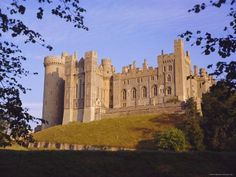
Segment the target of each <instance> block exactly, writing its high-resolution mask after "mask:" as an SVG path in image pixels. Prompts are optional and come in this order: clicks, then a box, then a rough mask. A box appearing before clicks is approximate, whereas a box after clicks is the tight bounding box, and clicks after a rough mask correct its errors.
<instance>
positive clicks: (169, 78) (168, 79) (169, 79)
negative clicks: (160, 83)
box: [167, 74, 171, 82]
mask: <svg viewBox="0 0 236 177" xmlns="http://www.w3.org/2000/svg"><path fill="white" fill-rule="evenodd" d="M167 81H168V82H171V76H170V75H169V74H168V75H167Z"/></svg>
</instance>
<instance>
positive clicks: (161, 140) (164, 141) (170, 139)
mask: <svg viewBox="0 0 236 177" xmlns="http://www.w3.org/2000/svg"><path fill="white" fill-rule="evenodd" d="M155 141H156V145H157V148H158V149H161V150H170V151H176V152H180V151H184V150H185V148H186V140H185V135H184V133H183V132H182V131H181V130H179V129H177V128H170V129H168V130H165V131H163V132H157V133H156V135H155Z"/></svg>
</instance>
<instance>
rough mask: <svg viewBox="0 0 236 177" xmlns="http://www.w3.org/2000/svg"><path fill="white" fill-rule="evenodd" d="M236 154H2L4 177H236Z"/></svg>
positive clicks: (62, 152)
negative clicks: (212, 176) (227, 176)
mask: <svg viewBox="0 0 236 177" xmlns="http://www.w3.org/2000/svg"><path fill="white" fill-rule="evenodd" d="M235 164H236V153H235V152H232V153H230V152H229V153H225V152H221V153H216V152H186V153H170V152H121V151H120V152H119V151H118V152H98V151H96V152H92V151H9V150H8V151H7V150H0V176H1V177H207V176H210V175H209V174H232V175H233V176H234V175H235V174H236V168H235Z"/></svg>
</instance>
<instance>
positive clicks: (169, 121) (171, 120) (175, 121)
mask: <svg viewBox="0 0 236 177" xmlns="http://www.w3.org/2000/svg"><path fill="white" fill-rule="evenodd" d="M182 120H183V115H181V114H168V115H167V114H162V115H159V116H157V117H154V118H151V119H150V120H149V121H150V122H152V123H154V125H155V126H156V127H165V128H164V129H166V128H167V127H169V126H174V127H179V125H181V123H182ZM134 131H139V132H140V133H142V136H143V137H145V136H147V135H149V138H147V139H144V140H140V141H139V142H138V144H137V145H136V147H135V148H137V149H150V150H155V142H154V134H155V133H156V131H155V130H153V129H150V128H147V127H143V128H142V127H141V128H135V129H134Z"/></svg>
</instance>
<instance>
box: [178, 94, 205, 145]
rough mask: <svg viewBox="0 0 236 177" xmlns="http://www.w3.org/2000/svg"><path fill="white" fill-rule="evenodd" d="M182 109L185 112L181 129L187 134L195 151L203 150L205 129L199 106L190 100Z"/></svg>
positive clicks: (183, 104)
mask: <svg viewBox="0 0 236 177" xmlns="http://www.w3.org/2000/svg"><path fill="white" fill-rule="evenodd" d="M182 108H183V110H184V111H185V116H183V117H184V118H183V122H182V123H181V124H180V126H179V128H180V129H181V130H182V131H183V132H184V133H185V135H186V139H187V140H188V142H189V143H190V145H191V149H193V150H203V149H204V144H203V138H204V134H203V129H202V127H201V121H202V118H201V117H200V113H199V112H198V110H197V104H196V102H195V101H194V99H193V98H189V99H188V100H187V101H186V102H183V103H182Z"/></svg>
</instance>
